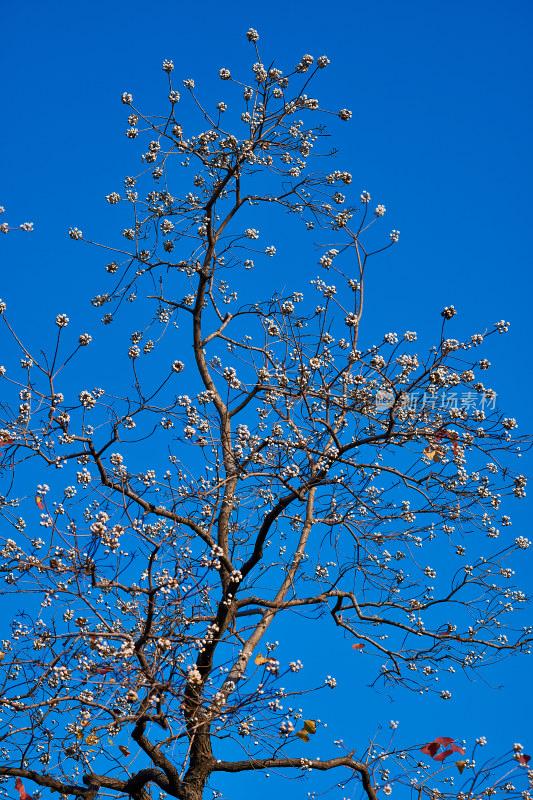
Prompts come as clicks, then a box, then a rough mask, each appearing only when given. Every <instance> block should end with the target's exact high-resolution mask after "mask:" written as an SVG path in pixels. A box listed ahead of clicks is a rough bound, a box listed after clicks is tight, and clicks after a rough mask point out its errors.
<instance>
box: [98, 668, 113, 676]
mask: <svg viewBox="0 0 533 800" xmlns="http://www.w3.org/2000/svg"><path fill="white" fill-rule="evenodd" d="M108 672H111V667H98V669H97V670H96V674H97V675H107V673H108Z"/></svg>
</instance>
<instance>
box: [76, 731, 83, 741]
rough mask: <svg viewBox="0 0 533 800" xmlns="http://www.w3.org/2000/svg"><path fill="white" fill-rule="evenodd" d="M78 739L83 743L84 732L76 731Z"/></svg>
mask: <svg viewBox="0 0 533 800" xmlns="http://www.w3.org/2000/svg"><path fill="white" fill-rule="evenodd" d="M76 739H77V740H78V742H81V740H82V739H83V731H76Z"/></svg>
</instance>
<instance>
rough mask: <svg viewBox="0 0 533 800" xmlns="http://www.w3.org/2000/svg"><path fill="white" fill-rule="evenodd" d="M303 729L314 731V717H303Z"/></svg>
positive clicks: (309, 731)
mask: <svg viewBox="0 0 533 800" xmlns="http://www.w3.org/2000/svg"><path fill="white" fill-rule="evenodd" d="M304 731H305V732H306V733H316V721H315V720H314V719H304Z"/></svg>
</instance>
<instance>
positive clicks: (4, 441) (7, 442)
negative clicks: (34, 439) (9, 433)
mask: <svg viewBox="0 0 533 800" xmlns="http://www.w3.org/2000/svg"><path fill="white" fill-rule="evenodd" d="M6 444H15V440H14V439H4V440H3V441H2V442H0V447H5V446H6Z"/></svg>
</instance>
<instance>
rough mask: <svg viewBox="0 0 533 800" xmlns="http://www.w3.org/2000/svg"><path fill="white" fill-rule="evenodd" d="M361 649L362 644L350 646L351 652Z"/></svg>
mask: <svg viewBox="0 0 533 800" xmlns="http://www.w3.org/2000/svg"><path fill="white" fill-rule="evenodd" d="M363 647H364V644H362V643H360V644H352V650H362V649H363Z"/></svg>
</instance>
